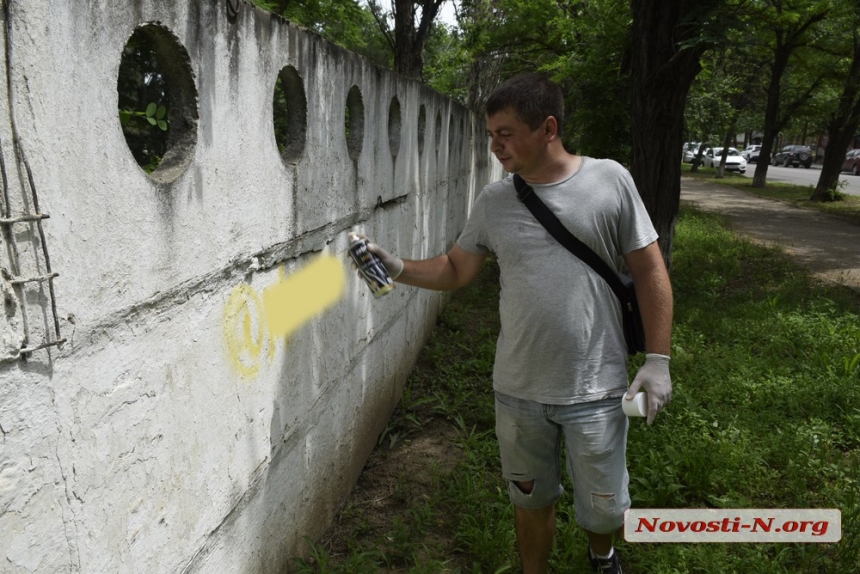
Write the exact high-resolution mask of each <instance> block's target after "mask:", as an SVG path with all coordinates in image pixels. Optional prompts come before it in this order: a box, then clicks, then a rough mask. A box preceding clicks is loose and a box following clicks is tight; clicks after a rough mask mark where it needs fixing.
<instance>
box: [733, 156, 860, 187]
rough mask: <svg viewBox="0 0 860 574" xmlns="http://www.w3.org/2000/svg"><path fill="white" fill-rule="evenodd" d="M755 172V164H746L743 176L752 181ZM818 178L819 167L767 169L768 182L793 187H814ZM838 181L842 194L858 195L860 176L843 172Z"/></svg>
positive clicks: (819, 174)
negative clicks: (777, 182)
mask: <svg viewBox="0 0 860 574" xmlns="http://www.w3.org/2000/svg"><path fill="white" fill-rule="evenodd" d="M755 170H756V164H754V163H750V164H747V172H746V173H745V174H744V175H745V176H747V177H748V178H750V179H752V177H753V176H754V175H755ZM819 177H821V166H820V165H813V166H812V167H810V168H809V169H807V168H805V167H784V166H781V165H771V166H769V167H768V168H767V180H768V181H782V182H786V183H793V184H795V185H812V186H815V185H818V178H819ZM839 181H840V182H841V183H844V187H843V188H842V192H843V193H848V194H851V195H860V176H856V175H851V174H850V173H847V172H845V173H842V174H841V175H840V176H839Z"/></svg>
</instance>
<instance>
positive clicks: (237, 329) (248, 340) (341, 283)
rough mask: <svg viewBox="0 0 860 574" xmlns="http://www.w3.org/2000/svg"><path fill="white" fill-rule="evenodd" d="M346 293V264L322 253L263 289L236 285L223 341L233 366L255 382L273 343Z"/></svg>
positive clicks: (293, 331)
mask: <svg viewBox="0 0 860 574" xmlns="http://www.w3.org/2000/svg"><path fill="white" fill-rule="evenodd" d="M345 288H346V272H345V271H344V268H343V264H342V263H341V262H340V261H339V260H338V259H337V258H336V257H334V256H333V255H328V254H324V255H321V256H319V257H317V258H316V259H314V260H313V261H312V262H311V263H309V264H308V265H306V266H305V267H303V268H302V269H300V270H298V271H296V272H295V273H293V274H292V275H289V276H287V275H285V274H284V272H283V269H282V272H281V278H280V279H279V280H278V281H277V282H276V283H275V284H274V285H271V286H269V287H267V288H265V289H264V290H263V293H262V296H261V294H260V293H258V292H257V291H256V290H255V289H254V288H253V287H251V286H250V285H248V284H247V283H243V284H241V285H238V286H236V287H235V288H234V289H233V291H232V292H231V293H230V297H229V298H228V299H227V304H226V305H225V309H224V339H225V341H226V344H227V352H228V354H229V357H230V361H231V363H232V364H233V367H234V368H235V369H236V371H237V372H238V373H239V374H240V375H242V376H244V377H249V378H251V377H255V376H257V374H259V372H260V367H261V363H262V362H263V361H264V360H265V361H268V360H270V359H271V357H272V356H273V355H274V351H275V344H274V339H275V338H287V337H290V336H291V335H292V334H293V333H295V332H296V331H297V330H298V329H299V328H300V327H302V326H303V325H304V324H305V323H307V322H308V321H310V320H311V319H313V318H314V317H316V316H317V315H319V314H320V313H322V312H324V311H325V310H326V309H328V308H329V307H331V306H333V305H335V304H336V303H337V302H338V301H340V299H341V297H342V296H343V292H344V289H345Z"/></svg>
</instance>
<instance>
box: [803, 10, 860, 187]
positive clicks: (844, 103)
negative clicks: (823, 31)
mask: <svg viewBox="0 0 860 574" xmlns="http://www.w3.org/2000/svg"><path fill="white" fill-rule="evenodd" d="M851 4H852V5H851V6H850V8H851V9H850V11H849V13H848V15H847V18H845V21H846V22H847V23H848V24H849V26H848V31H849V33H850V35H851V38H852V50H851V55H850V57H848V58H845V60H846V61H847V62H848V69H847V71H846V72H845V74H844V83H843V87H842V92H841V94H840V96H839V99H838V103H837V105H836V108H835V109H834V110H833V112H832V113H831V114H830V116H829V118H828V120H827V136H828V138H827V139H828V144H827V150H828V151H827V153H826V154H825V155H824V164H823V165H822V166H821V175H820V176H819V178H818V184H817V185H816V186H815V191H814V192H813V194H812V197H811V199H812V200H814V201H832V200H834V199H836V198H837V197H838V194H836V193H835V191H836V190H837V187H838V183H839V174H840V172H841V169H842V154H843V152H844V151H845V150H846V149H848V146H849V145H850V143H851V141H852V140H853V138H854V135H855V134H856V133H857V126H858V124H860V30H858V28H860V6H858V3H857V2H852V3H851ZM840 40H841V36H840Z"/></svg>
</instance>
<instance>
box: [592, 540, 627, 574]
mask: <svg viewBox="0 0 860 574" xmlns="http://www.w3.org/2000/svg"><path fill="white" fill-rule="evenodd" d="M588 561H589V562H590V563H591V571H592V572H598V573H599V574H624V573H623V572H622V571H621V564H620V563H619V562H618V550H613V551H612V556H610V557H609V558H597V557H596V556H595V555H594V553H593V552H592V551H591V546H589V547H588Z"/></svg>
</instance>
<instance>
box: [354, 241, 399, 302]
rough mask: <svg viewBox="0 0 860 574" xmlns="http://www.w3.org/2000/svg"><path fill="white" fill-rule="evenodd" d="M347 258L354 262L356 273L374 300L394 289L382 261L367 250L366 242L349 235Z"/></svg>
mask: <svg viewBox="0 0 860 574" xmlns="http://www.w3.org/2000/svg"><path fill="white" fill-rule="evenodd" d="M349 256H350V257H352V260H353V261H355V265H356V266H357V267H358V272H359V273H361V276H362V278H364V282H365V283H367V286H368V287H370V292H371V293H373V296H374V297H375V298H377V299H379V298H380V297H382V296H383V295H385V294H386V293H388V292H389V291H391V290H392V289H394V281H393V280H392V279H391V275H389V274H388V271H387V270H386V269H385V266H384V265H383V264H382V261H380V260H379V257H377V256H376V255H374V254H373V253H371V252H370V251H368V250H367V241H366V240H364V239H362V238H361V237H359V236H358V235H356V234H355V233H350V234H349Z"/></svg>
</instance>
